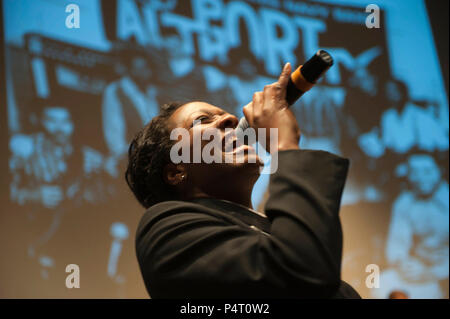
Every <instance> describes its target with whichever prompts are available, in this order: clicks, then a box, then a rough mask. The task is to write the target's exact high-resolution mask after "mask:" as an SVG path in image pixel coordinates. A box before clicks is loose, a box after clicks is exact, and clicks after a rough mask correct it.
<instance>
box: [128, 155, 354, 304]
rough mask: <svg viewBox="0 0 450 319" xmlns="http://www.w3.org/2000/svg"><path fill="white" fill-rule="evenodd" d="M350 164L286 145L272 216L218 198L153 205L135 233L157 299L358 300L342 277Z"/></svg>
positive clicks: (275, 179) (273, 187)
mask: <svg viewBox="0 0 450 319" xmlns="http://www.w3.org/2000/svg"><path fill="white" fill-rule="evenodd" d="M348 165H349V162H348V160H347V159H343V158H341V157H338V156H336V155H333V154H330V153H327V152H323V151H310V150H289V151H282V152H279V154H278V170H277V172H276V173H274V174H273V175H272V176H271V180H270V185H269V194H270V195H269V199H268V201H267V203H266V206H265V214H266V216H267V217H264V216H261V215H258V214H256V213H255V212H252V211H251V210H250V209H248V208H246V207H243V206H241V205H238V204H235V203H232V202H227V201H223V200H220V199H212V198H200V199H195V200H192V201H167V202H162V203H159V204H156V205H154V206H153V207H151V208H150V209H149V210H148V211H147V212H146V213H145V214H144V216H143V217H142V219H141V221H140V224H139V226H138V230H137V234H136V253H137V258H138V261H139V265H140V268H141V272H142V276H143V278H144V282H145V285H146V287H147V290H148V292H149V294H150V296H151V297H153V298H359V295H358V293H357V292H356V291H355V290H354V289H353V288H351V287H350V286H349V285H348V284H346V283H345V282H343V281H341V279H340V272H341V256H342V230H341V224H340V220H339V214H338V213H339V207H340V199H341V194H342V190H343V188H344V183H345V179H346V176H347V169H348Z"/></svg>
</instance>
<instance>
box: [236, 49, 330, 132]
mask: <svg viewBox="0 0 450 319" xmlns="http://www.w3.org/2000/svg"><path fill="white" fill-rule="evenodd" d="M332 65H333V58H332V57H331V55H330V54H329V53H328V52H326V51H325V50H319V51H317V52H316V54H314V55H313V57H312V58H310V59H309V60H308V61H306V62H305V64H303V65H300V66H299V67H298V68H297V69H296V70H295V71H294V72H292V73H291V76H290V77H289V82H288V84H287V87H286V101H287V102H288V104H289V106H290V105H292V104H294V103H295V101H297V100H298V99H299V98H300V97H301V96H302V95H303V94H304V93H306V92H307V91H309V90H310V89H311V88H312V87H313V86H314V85H315V84H316V82H317V80H318V79H319V78H320V77H321V76H322V75H323V74H324V73H325V72H326V71H327V70H328V69H329V68H330V67H331V66H332ZM250 103H251V102H250ZM248 127H250V125H249V124H248V122H247V119H246V118H245V117H242V118H241V119H240V120H239V124H238V126H237V127H236V129H241V130H242V131H244V130H245V129H247V128H248Z"/></svg>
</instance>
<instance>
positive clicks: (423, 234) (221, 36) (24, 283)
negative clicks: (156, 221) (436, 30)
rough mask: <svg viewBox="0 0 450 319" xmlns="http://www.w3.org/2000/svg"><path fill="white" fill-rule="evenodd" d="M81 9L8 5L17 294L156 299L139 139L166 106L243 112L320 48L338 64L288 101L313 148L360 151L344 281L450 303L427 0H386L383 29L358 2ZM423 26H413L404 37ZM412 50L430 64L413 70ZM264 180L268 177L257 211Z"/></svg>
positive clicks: (90, 2)
mask: <svg viewBox="0 0 450 319" xmlns="http://www.w3.org/2000/svg"><path fill="white" fill-rule="evenodd" d="M72 3H74V4H76V5H77V6H78V7H79V17H80V24H79V28H77V27H73V28H72V27H68V26H67V24H66V22H67V19H68V16H69V13H67V12H66V11H65V9H66V5H67V4H68V3H66V2H64V1H61V2H56V1H50V0H6V1H4V2H3V26H4V39H5V42H4V46H3V48H4V55H5V70H4V74H3V76H4V78H5V79H6V92H5V93H6V95H5V101H6V105H5V107H4V108H3V113H2V114H3V115H4V118H6V119H7V125H8V128H7V130H8V137H7V138H8V141H7V145H5V146H4V147H5V150H6V148H8V152H5V154H7V155H6V156H7V157H8V163H9V170H8V171H7V173H8V174H7V175H5V177H4V178H5V180H8V185H9V189H5V190H2V192H4V193H8V194H9V202H8V203H5V209H4V212H2V213H3V214H6V215H8V220H11V225H23V226H24V227H23V228H21V229H18V230H17V236H18V237H17V238H18V239H14V240H16V241H17V244H16V245H17V247H20V249H19V248H18V249H19V250H20V253H17V254H18V257H17V260H16V261H11V262H15V263H17V264H20V265H22V266H21V267H23V268H24V269H28V268H30V269H33V271H30V272H29V273H28V274H27V275H26V276H25V277H24V278H22V279H17V278H8V276H6V275H5V274H1V276H2V282H4V283H5V286H6V287H8V285H10V286H12V285H15V286H19V287H21V288H19V289H16V291H18V292H17V294H18V295H17V296H16V297H38V298H39V297H49V296H50V297H62V298H65V297H87V298H89V297H100V298H103V297H112V298H128V297H137V298H140V297H147V295H146V293H145V290H144V287H143V284H142V282H141V281H142V279H141V277H140V273H139V269H138V266H137V263H136V260H135V255H134V231H135V229H136V225H137V222H138V221H139V218H140V216H141V215H142V214H143V209H142V208H141V207H139V206H138V204H137V203H136V201H135V199H134V198H133V196H132V194H131V193H130V192H129V190H128V188H127V186H126V183H125V180H124V170H125V165H126V160H127V152H128V146H129V142H130V140H131V139H132V137H133V136H134V134H135V133H136V132H137V131H138V130H139V128H141V127H142V126H143V125H145V124H146V123H147V122H148V121H150V120H151V119H152V118H153V117H154V116H156V115H157V114H158V113H159V109H160V107H161V105H163V104H164V103H167V102H170V101H191V100H200V101H206V102H208V103H211V104H214V105H217V106H220V107H222V108H223V109H225V110H226V111H228V112H230V113H234V114H235V115H237V116H238V117H241V116H243V113H242V107H243V106H244V105H246V104H247V103H248V102H250V101H251V100H252V95H253V93H254V92H256V91H260V90H262V89H263V88H264V86H265V85H267V84H270V83H272V82H274V81H276V79H277V76H278V74H279V72H280V71H281V67H282V65H283V64H284V62H287V61H289V62H291V64H292V65H295V66H298V65H300V64H302V63H303V62H304V61H306V60H307V59H309V58H310V57H311V56H312V55H313V54H314V53H315V52H316V51H317V50H319V49H325V50H327V51H328V52H329V53H330V54H331V55H332V56H333V58H334V60H335V64H334V66H333V67H332V68H331V69H330V70H329V71H328V72H327V74H326V76H324V78H323V79H321V80H320V81H319V83H318V84H317V85H316V86H315V87H314V88H313V89H312V90H311V91H309V92H308V93H307V94H305V95H304V96H303V97H302V98H301V99H300V100H298V101H297V102H296V103H295V104H294V105H293V106H292V109H293V110H294V113H295V115H296V117H297V119H298V121H299V125H300V128H301V130H302V138H301V142H300V146H301V147H302V148H306V149H308V148H309V149H320V150H325V151H329V152H332V153H336V154H339V155H342V156H345V157H348V158H350V160H351V168H350V173H349V179H348V180H347V184H346V188H345V191H344V195H343V199H342V210H341V217H342V219H343V224H344V231H345V234H346V236H345V243H346V244H345V250H344V258H343V259H344V262H343V276H344V278H343V279H344V280H347V281H348V282H349V283H350V284H352V285H353V286H354V287H355V288H356V289H357V290H358V291H359V292H360V293H361V294H362V295H363V296H364V297H374V298H387V297H388V295H389V293H390V292H391V291H394V290H402V291H405V292H407V293H408V295H409V296H410V297H411V298H448V260H449V256H448V251H449V247H448V234H449V229H448V221H449V214H448V210H449V202H448V195H449V190H448V147H449V137H448V130H449V125H448V124H449V123H448V99H447V95H446V92H445V88H444V84H443V81H442V75H441V71H440V69H439V61H437V60H436V58H435V57H436V56H437V55H436V52H435V47H434V43H433V42H432V40H430V41H431V42H429V43H427V42H426V41H421V42H420V43H418V41H417V37H420V36H423V37H427V38H428V39H431V38H432V37H431V36H430V35H431V30H430V26H429V21H428V19H427V17H426V15H425V16H423V15H421V14H420V12H423V10H426V9H425V7H424V4H423V1H421V0H415V1H396V2H395V4H392V2H391V3H390V4H389V3H388V1H382V2H380V7H381V23H380V25H381V27H380V28H374V29H368V28H367V27H366V25H365V20H366V17H367V13H366V12H365V5H366V4H365V3H364V2H363V1H357V0H346V1H334V0H327V1H325V0H322V1H290V0H273V1H256V0H249V1H236V0H235V1H225V0H219V1H217V0H215V1H212V0H189V1H181V0H74V1H72ZM42 12H45V16H43V15H42V14H41V13H42ZM386 12H389V15H386V14H385V13H386ZM72 19H74V17H72ZM389 19H391V20H389ZM394 20H395V26H396V27H395V28H394V27H393V25H394V24H393V23H392V21H394ZM412 20H414V21H415V22H414V23H415V24H416V25H415V28H416V29H417V28H420V30H421V31H420V32H419V31H418V32H417V33H416V34H412V33H411V32H405V30H406V29H408V28H409V27H410V24H411V23H412V22H411V21H412ZM69 21H70V17H69ZM399 34H401V40H399V38H400V37H399ZM400 47H408V48H409V49H408V51H407V52H405V50H401V49H399V48H400ZM411 52H414V55H415V57H414V59H419V56H420V61H423V62H422V64H423V65H422V64H421V65H415V66H414V70H411V68H412V66H411V61H412V59H413V58H412V57H411V54H412V53H411ZM425 73H426V77H427V79H428V80H427V81H424V80H423V74H425ZM424 82H426V83H424ZM268 181H269V176H264V175H263V176H261V178H260V179H259V180H258V182H257V183H256V186H255V190H254V193H253V195H252V201H253V206H254V207H255V208H256V209H259V210H262V209H263V208H264V204H265V200H266V198H267V196H268V194H267V185H268ZM364 225H365V226H364ZM7 226H8V225H5V226H4V227H7ZM362 229H364V230H365V233H364V234H360V232H362ZM19 238H20V239H19ZM361 238H362V239H363V240H361ZM71 263H75V264H78V265H79V266H80V269H81V272H82V274H83V275H82V276H85V277H83V278H86V279H85V280H83V281H82V286H81V288H80V289H78V290H75V289H73V290H68V289H67V288H66V287H65V285H64V280H65V279H64V278H65V276H66V274H65V272H64V269H65V267H66V265H67V264H71ZM371 263H375V264H378V265H379V266H380V269H381V279H380V288H377V289H369V288H367V287H366V286H365V284H364V283H365V276H366V275H367V274H366V273H365V272H364V269H365V267H366V265H367V264H371ZM136 287H137V288H136ZM5 291H8V289H6V290H5ZM2 293H6V292H3V291H2ZM4 297H8V296H7V295H4Z"/></svg>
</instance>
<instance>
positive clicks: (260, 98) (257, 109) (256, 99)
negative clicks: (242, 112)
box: [253, 92, 264, 117]
mask: <svg viewBox="0 0 450 319" xmlns="http://www.w3.org/2000/svg"><path fill="white" fill-rule="evenodd" d="M263 106H264V93H263V92H255V93H254V94H253V117H254V116H255V115H259V114H261V111H262V109H263Z"/></svg>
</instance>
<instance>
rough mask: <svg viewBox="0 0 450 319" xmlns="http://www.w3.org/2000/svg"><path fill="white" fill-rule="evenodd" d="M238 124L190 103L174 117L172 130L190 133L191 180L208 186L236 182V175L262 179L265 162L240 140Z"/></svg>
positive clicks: (226, 115) (217, 110)
mask: <svg viewBox="0 0 450 319" xmlns="http://www.w3.org/2000/svg"><path fill="white" fill-rule="evenodd" d="M238 122H239V120H238V119H237V117H236V116H234V115H231V114H229V113H227V112H225V111H224V110H222V109H221V108H219V107H216V106H213V105H211V104H208V103H205V102H190V103H187V104H185V105H183V106H181V107H180V108H178V109H177V110H176V111H175V112H174V113H173V114H172V116H171V117H170V118H169V123H168V126H169V129H170V130H173V129H175V128H181V129H184V130H186V131H187V132H188V134H189V140H188V141H187V143H189V146H188V148H189V150H190V155H189V159H190V160H189V163H185V164H184V165H185V167H186V168H187V171H188V175H189V177H190V178H191V180H192V179H194V180H195V181H196V182H197V183H200V184H204V183H205V182H207V181H213V182H218V181H219V179H220V181H224V182H225V181H226V180H227V179H228V178H231V179H233V178H234V179H236V178H237V176H236V174H239V175H242V174H243V175H248V174H250V175H251V176H256V178H257V176H259V168H260V167H261V166H262V165H263V163H262V161H261V159H260V158H259V157H258V155H257V153H256V151H255V149H254V148H253V147H252V146H248V145H244V144H241V143H240V142H239V141H238V139H237V137H236V136H235V134H234V129H235V128H236V126H237V124H238ZM179 141H180V138H179ZM212 145H214V146H217V147H216V148H215V149H214V148H213V147H211V146H212ZM194 153H196V154H197V155H198V156H197V162H195V163H194V160H195V155H194ZM208 156H209V157H208ZM199 157H200V161H199ZM208 158H209V161H208ZM211 159H213V160H212V161H211ZM253 179H254V178H251V179H250V180H253ZM255 181H256V179H255ZM253 183H254V181H253Z"/></svg>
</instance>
